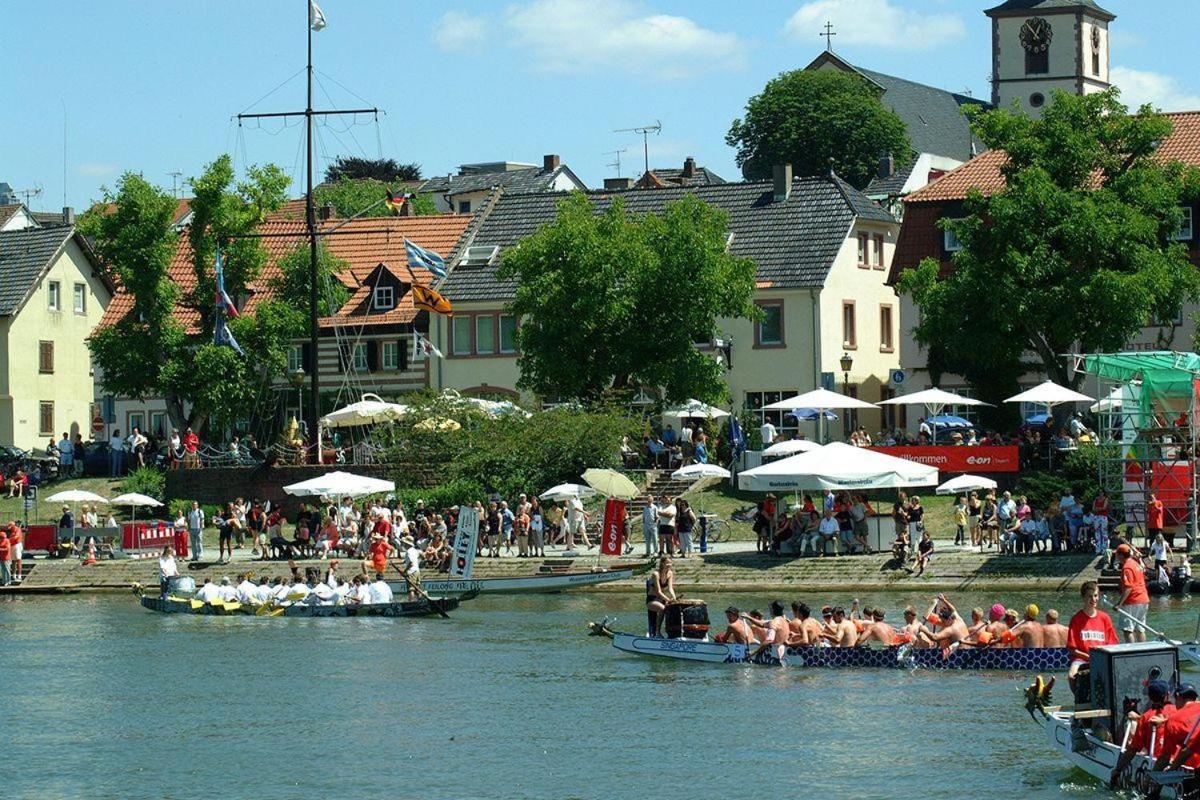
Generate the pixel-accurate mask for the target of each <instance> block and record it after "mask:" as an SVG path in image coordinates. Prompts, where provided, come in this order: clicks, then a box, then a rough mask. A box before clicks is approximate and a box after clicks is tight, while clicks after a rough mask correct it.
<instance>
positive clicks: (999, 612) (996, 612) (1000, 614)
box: [991, 603, 1004, 620]
mask: <svg viewBox="0 0 1200 800" xmlns="http://www.w3.org/2000/svg"><path fill="white" fill-rule="evenodd" d="M991 617H992V619H993V620H1001V619H1004V606H1002V605H1001V604H999V603H996V605H994V606H992V613H991Z"/></svg>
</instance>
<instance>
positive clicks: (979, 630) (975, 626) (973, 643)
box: [962, 606, 992, 647]
mask: <svg viewBox="0 0 1200 800" xmlns="http://www.w3.org/2000/svg"><path fill="white" fill-rule="evenodd" d="M962 643H963V645H965V646H969V647H987V646H988V645H990V644H991V643H992V635H991V634H990V633H988V631H987V620H985V619H984V618H983V609H982V608H979V607H978V606H976V607H975V608H972V609H971V623H970V624H969V625H967V635H966V637H964V638H963V640H962Z"/></svg>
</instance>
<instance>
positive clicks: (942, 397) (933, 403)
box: [879, 389, 990, 442]
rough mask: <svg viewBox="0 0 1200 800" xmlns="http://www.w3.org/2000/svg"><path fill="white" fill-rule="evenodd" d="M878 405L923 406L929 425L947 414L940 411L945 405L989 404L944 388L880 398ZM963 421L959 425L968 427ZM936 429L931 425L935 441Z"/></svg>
mask: <svg viewBox="0 0 1200 800" xmlns="http://www.w3.org/2000/svg"><path fill="white" fill-rule="evenodd" d="M879 405H881V406H924V407H925V415H926V416H927V417H931V419H930V420H928V421H929V423H930V425H933V420H934V419H937V418H938V417H939V416H948V415H943V414H942V411H944V410H945V409H946V408H947V407H953V406H986V405H990V404H989V403H985V402H983V401H982V400H976V399H975V398H974V397H963V396H962V395H960V394H955V393H954V392H947V391H946V390H945V389H925V390H924V391H920V392H913V393H912V394H905V395H901V396H899V397H893V398H891V399H889V400H880V401H879ZM954 418H955V419H962V417H954ZM963 422H965V423H966V425H963V426H961V427H970V425H971V423H969V422H967V421H966V420H963ZM942 427H956V426H950V425H943V426H942ZM937 429H938V426H936V425H934V426H933V439H934V441H935V442H936V441H937Z"/></svg>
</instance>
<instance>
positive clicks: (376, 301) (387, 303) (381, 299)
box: [371, 286, 396, 311]
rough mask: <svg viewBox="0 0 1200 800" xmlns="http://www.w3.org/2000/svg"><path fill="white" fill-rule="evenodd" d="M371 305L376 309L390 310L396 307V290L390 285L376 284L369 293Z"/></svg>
mask: <svg viewBox="0 0 1200 800" xmlns="http://www.w3.org/2000/svg"><path fill="white" fill-rule="evenodd" d="M371 305H372V306H373V307H374V308H375V309H376V310H377V311H391V310H392V309H393V308H395V307H396V290H395V289H393V288H392V287H391V286H376V287H375V291H374V292H373V293H372V295H371Z"/></svg>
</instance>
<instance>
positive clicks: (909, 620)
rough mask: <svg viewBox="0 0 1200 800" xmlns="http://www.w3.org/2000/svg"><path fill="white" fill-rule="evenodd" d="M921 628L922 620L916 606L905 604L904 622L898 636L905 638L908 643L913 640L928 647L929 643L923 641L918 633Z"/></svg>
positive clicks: (919, 645) (918, 644)
mask: <svg viewBox="0 0 1200 800" xmlns="http://www.w3.org/2000/svg"><path fill="white" fill-rule="evenodd" d="M920 630H921V621H920V620H919V619H917V608H916V606H911V605H908V606H905V607H904V624H903V625H901V626H900V630H899V631H897V636H896V638H897V639H903V640H904V641H905V642H906V643H907V642H912V643H913V644H914V645H915V646H917V647H928V646H929V645H928V644H926V643H925V642H924V641H922V640H921V638H920V637H919V636H918V635H917V633H918V632H919V631H920Z"/></svg>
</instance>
